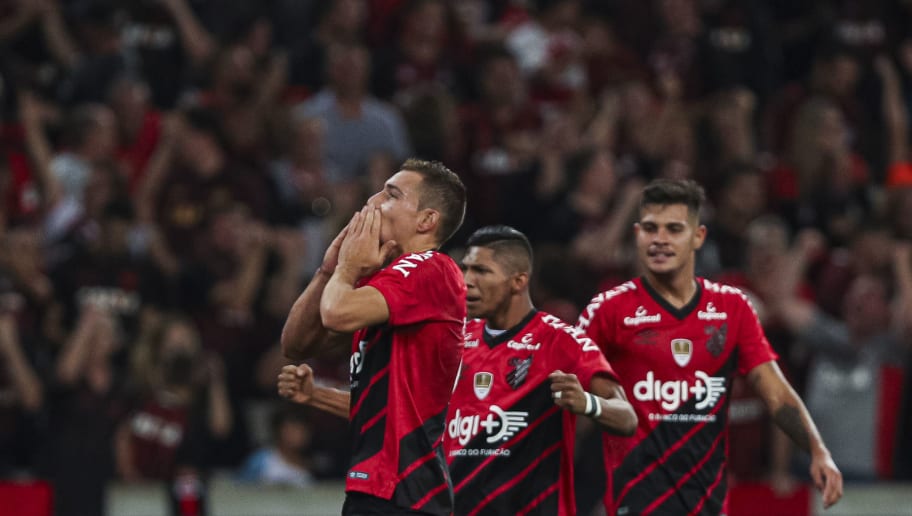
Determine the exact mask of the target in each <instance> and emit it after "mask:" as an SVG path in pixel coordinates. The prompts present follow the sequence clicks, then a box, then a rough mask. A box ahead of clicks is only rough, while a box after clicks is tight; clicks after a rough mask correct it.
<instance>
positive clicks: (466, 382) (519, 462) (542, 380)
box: [279, 226, 636, 515]
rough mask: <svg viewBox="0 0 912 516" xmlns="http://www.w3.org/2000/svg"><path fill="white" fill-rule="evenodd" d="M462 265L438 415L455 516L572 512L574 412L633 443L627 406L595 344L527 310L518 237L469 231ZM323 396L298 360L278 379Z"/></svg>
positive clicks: (293, 392) (524, 253) (298, 391)
mask: <svg viewBox="0 0 912 516" xmlns="http://www.w3.org/2000/svg"><path fill="white" fill-rule="evenodd" d="M462 264H463V272H464V274H465V280H466V287H467V289H468V290H467V295H466V306H467V309H468V314H469V317H472V318H474V319H472V320H470V321H469V322H468V323H467V326H466V343H465V353H464V355H463V363H462V367H461V369H460V375H459V379H458V381H457V383H456V389H455V391H454V392H453V397H452V399H451V401H450V409H449V412H448V417H447V430H446V432H447V438H446V440H445V448H446V452H447V460H448V462H449V466H450V472H451V476H452V479H453V485H454V487H455V494H456V510H455V513H456V514H459V515H464V514H520V513H522V514H547V515H551V514H562V515H563V514H566V515H572V514H576V504H575V503H574V496H573V469H572V468H573V446H574V437H575V422H576V415H584V416H588V417H591V418H593V419H594V420H595V422H596V423H597V424H598V425H599V426H600V427H602V428H603V429H604V430H606V431H609V432H612V433H616V434H621V435H632V434H633V432H634V430H635V429H636V416H635V415H634V413H633V408H632V407H631V406H630V404H629V403H628V402H627V400H626V397H625V395H624V391H623V389H621V388H620V386H619V385H618V383H617V382H616V381H615V374H614V372H613V371H612V370H611V367H610V366H609V365H608V363H607V362H606V361H605V358H604V356H602V354H601V352H600V351H599V350H598V348H597V347H596V346H595V345H594V344H593V343H592V342H591V341H590V340H589V339H588V338H586V337H585V335H583V333H582V332H580V331H579V330H577V329H576V328H573V327H572V326H570V325H567V324H565V323H563V322H562V321H560V320H559V319H558V318H557V317H554V316H553V315H550V314H547V313H544V312H539V311H537V310H536V309H535V307H534V306H533V305H532V300H531V298H530V295H529V275H530V274H531V271H532V249H531V246H530V245H529V241H528V239H527V238H526V237H525V235H523V234H522V233H520V232H519V231H517V230H515V229H513V228H510V227H507V226H489V227H485V228H482V229H479V230H478V231H476V232H475V233H474V234H473V235H472V236H471V237H469V240H468V250H467V253H466V255H465V257H464V258H463V262H462ZM584 386H585V388H584ZM325 390H327V388H325V387H320V386H314V384H313V376H312V371H311V370H310V368H308V367H307V366H306V365H303V364H302V365H300V366H293V365H292V366H286V367H285V368H283V370H282V373H281V374H280V375H279V392H280V393H281V394H282V395H283V396H286V397H289V398H290V399H292V400H294V401H298V402H303V403H309V404H312V405H315V406H318V407H320V408H323V409H329V410H331V407H329V406H327V405H326V404H320V403H318V400H319V399H320V398H325V397H326V395H325V394H322V395H321V391H325ZM337 392H338V391H337ZM333 412H335V413H336V414H339V415H344V413H343V412H341V411H338V410H334V411H333Z"/></svg>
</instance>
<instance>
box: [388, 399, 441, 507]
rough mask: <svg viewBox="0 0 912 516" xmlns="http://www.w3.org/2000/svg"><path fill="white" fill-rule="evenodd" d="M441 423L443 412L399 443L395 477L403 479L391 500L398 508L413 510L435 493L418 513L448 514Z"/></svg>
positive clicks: (429, 419)
mask: <svg viewBox="0 0 912 516" xmlns="http://www.w3.org/2000/svg"><path fill="white" fill-rule="evenodd" d="M445 421H446V409H444V410H443V412H441V413H439V414H437V415H435V416H432V417H430V418H428V420H427V421H425V422H424V424H423V425H421V426H420V427H418V428H416V429H415V430H412V431H411V432H409V433H408V434H407V435H405V436H404V437H403V438H402V439H400V440H399V474H400V475H402V474H405V477H404V478H403V479H402V480H401V481H400V482H399V484H398V485H397V486H396V491H395V492H394V493H393V500H394V501H395V502H396V504H397V505H399V506H400V507H413V506H414V505H415V504H416V503H418V502H419V501H421V500H423V499H424V498H426V496H427V495H428V493H430V492H431V491H435V490H436V491H437V494H436V495H435V496H432V497H431V498H430V499H429V500H427V501H426V502H425V503H424V504H423V505H422V506H421V507H420V509H421V510H424V511H428V512H432V513H435V514H439V513H447V512H451V511H452V509H453V497H452V494H451V493H452V490H453V485H452V482H451V481H450V475H449V472H448V470H447V466H446V456H445V455H444V452H443V445H442V442H441V440H440V437H441V436H442V435H443V431H444V425H445ZM435 446H436V447H435ZM441 487H442V489H441Z"/></svg>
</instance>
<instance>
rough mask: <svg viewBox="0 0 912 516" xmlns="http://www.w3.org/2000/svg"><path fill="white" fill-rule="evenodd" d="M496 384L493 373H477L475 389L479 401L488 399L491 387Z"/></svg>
mask: <svg viewBox="0 0 912 516" xmlns="http://www.w3.org/2000/svg"><path fill="white" fill-rule="evenodd" d="M493 383H494V375H493V374H491V373H485V372H481V373H475V382H474V385H473V387H474V388H475V396H477V397H478V399H480V400H483V399H485V398H487V397H488V393H489V392H491V385H492V384H493Z"/></svg>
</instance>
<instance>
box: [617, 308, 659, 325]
mask: <svg viewBox="0 0 912 516" xmlns="http://www.w3.org/2000/svg"><path fill="white" fill-rule="evenodd" d="M657 322H662V314H648V313H646V309H645V308H643V307H642V306H638V307H637V309H636V312H634V314H633V317H624V326H639V325H641V324H648V323H657Z"/></svg>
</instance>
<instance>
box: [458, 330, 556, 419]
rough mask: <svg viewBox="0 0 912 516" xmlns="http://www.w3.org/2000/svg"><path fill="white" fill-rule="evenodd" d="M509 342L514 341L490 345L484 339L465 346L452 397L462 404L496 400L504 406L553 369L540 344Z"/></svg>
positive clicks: (540, 380) (534, 387)
mask: <svg viewBox="0 0 912 516" xmlns="http://www.w3.org/2000/svg"><path fill="white" fill-rule="evenodd" d="M511 342H514V343H515V345H514V346H513V347H507V344H508V343H501V344H499V345H497V346H496V347H495V348H494V349H490V348H489V347H488V345H487V344H485V343H484V342H480V343H479V345H478V347H477V348H472V347H470V346H469V347H466V349H465V353H464V355H463V361H462V369H461V371H460V375H459V378H458V379H457V383H456V396H454V399H458V400H459V402H460V403H461V404H464V405H472V404H478V405H485V404H489V403H491V402H492V400H496V402H497V403H498V404H501V405H507V406H508V405H511V404H513V403H515V402H517V401H519V400H521V399H523V398H525V397H527V396H529V394H530V393H531V392H532V391H534V390H535V389H536V388H537V387H538V386H540V385H541V384H542V382H545V381H546V380H547V377H548V374H550V373H551V371H552V370H553V369H549V367H550V366H549V364H548V363H547V362H548V360H547V354H546V353H545V352H544V351H543V349H542V348H541V345H540V344H539V343H522V342H520V341H511ZM468 344H469V345H470V344H471V340H469V341H468ZM536 346H538V347H536Z"/></svg>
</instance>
